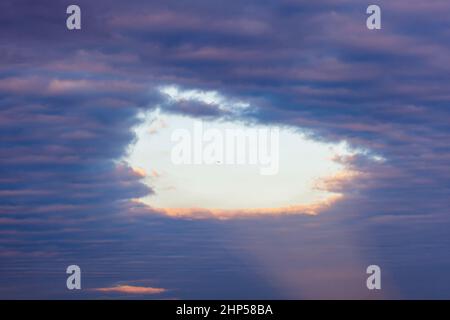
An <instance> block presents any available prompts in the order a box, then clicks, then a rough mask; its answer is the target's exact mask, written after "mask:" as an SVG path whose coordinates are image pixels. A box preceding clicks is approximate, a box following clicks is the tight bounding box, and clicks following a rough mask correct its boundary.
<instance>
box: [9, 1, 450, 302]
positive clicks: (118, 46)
mask: <svg viewBox="0 0 450 320" xmlns="http://www.w3.org/2000/svg"><path fill="white" fill-rule="evenodd" d="M69 4H72V3H71V2H70V3H69V1H39V2H36V1H26V0H23V1H2V2H1V4H0V39H1V40H0V137H1V138H0V141H1V147H0V155H1V157H0V173H1V174H0V181H1V184H0V212H1V215H0V259H1V261H2V263H1V264H0V265H1V267H0V268H2V269H1V271H2V272H1V275H2V276H0V284H1V286H0V287H1V291H0V295H1V296H2V297H51V298H55V297H60V296H64V297H70V295H69V294H68V293H67V292H66V291H65V289H64V287H63V284H64V283H65V282H64V277H65V274H59V273H58V272H60V271H61V270H63V269H64V268H65V265H66V264H68V263H71V262H69V261H75V262H77V261H80V262H79V263H80V264H84V265H85V266H87V267H86V268H87V277H88V279H89V280H88V281H92V282H88V284H89V285H88V286H89V287H108V286H112V285H114V284H117V283H119V282H120V281H128V282H129V283H132V282H133V281H139V280H142V279H144V280H145V281H143V283H150V284H151V285H152V286H157V287H164V288H169V289H176V290H178V291H176V290H175V291H168V292H167V293H165V294H166V295H167V296H164V297H174V296H176V297H186V298H189V297H195V298H197V297H230V298H236V297H284V296H291V297H292V296H294V297H298V296H304V297H308V296H326V293H327V292H328V291H327V290H329V289H330V288H327V287H326V286H325V287H321V286H320V285H319V284H318V285H317V288H316V289H315V288H314V285H312V284H311V283H306V282H303V283H302V282H299V283H298V286H299V287H300V288H299V290H298V292H297V291H295V290H294V292H293V291H292V288H290V289H289V290H291V291H289V290H288V292H289V293H286V292H287V291H285V290H281V289H280V288H278V287H277V286H276V285H273V282H277V280H276V279H278V280H279V283H282V284H285V283H288V282H286V279H281V278H278V277H277V272H282V270H285V269H286V270H288V271H290V272H292V270H290V269H289V268H288V267H287V265H288V264H292V265H293V266H297V267H298V268H299V269H302V270H314V267H317V268H318V266H319V265H321V264H322V263H324V261H326V263H331V264H332V263H335V265H336V269H338V270H341V269H342V270H350V271H349V272H353V269H352V268H355V270H359V268H360V267H361V268H362V267H363V266H364V265H365V264H370V263H372V262H373V261H374V260H376V261H380V264H383V266H384V267H385V268H386V269H387V272H388V274H389V273H390V274H391V278H390V279H391V280H390V281H391V282H389V286H390V287H391V291H390V293H392V295H393V296H395V295H398V296H405V297H425V298H428V297H438V298H443V297H449V295H450V291H449V289H448V288H445V287H443V286H438V287H437V289H436V290H434V291H433V287H432V284H436V283H439V281H438V279H441V283H444V282H445V281H442V279H448V275H446V274H445V272H444V270H445V267H446V268H447V269H448V266H449V264H450V256H449V254H448V247H449V245H450V244H449V238H448V235H447V234H446V232H444V230H445V228H447V227H448V226H449V224H450V219H449V212H448V208H449V204H450V203H449V200H448V199H449V198H450V197H449V196H450V190H449V188H450V185H449V181H450V170H448V164H449V161H450V144H449V141H450V125H449V121H448V119H449V117H450V112H449V110H450V109H449V108H448V104H449V102H450V95H449V93H448V85H447V83H449V80H450V79H449V74H450V73H449V67H448V66H449V65H450V63H449V62H450V61H449V57H450V55H449V52H450V47H449V42H448V29H449V22H448V14H449V12H450V4H449V3H448V1H434V2H432V3H427V4H426V5H424V4H423V3H422V1H418V0H417V1H406V0H405V1H395V2H392V1H378V4H380V6H381V7H382V10H383V16H382V17H383V20H382V21H383V29H382V30H380V31H375V32H372V31H369V30H367V29H366V27H365V19H366V15H365V9H366V8H365V7H364V6H363V5H361V3H359V2H357V1H351V0H341V1H338V0H336V1H331V0H327V1H321V2H320V3H317V4H316V3H312V2H311V1H294V0H282V1H279V0H278V1H275V0H274V1H264V2H261V1H256V0H255V1H246V3H245V4H242V3H238V2H236V3H230V2H229V1H218V2H217V1H215V2H212V1H206V0H198V1H132V2H126V3H125V2H122V1H95V2H92V1H84V0H80V1H78V4H79V5H80V6H81V8H82V19H83V20H82V23H83V24H82V30H81V31H76V32H71V31H68V30H67V29H66V28H65V18H66V15H65V8H66V7H67V5H69ZM166 84H174V85H178V86H180V87H183V88H192V89H201V90H217V91H218V92H220V93H221V94H224V95H226V96H229V97H233V98H235V99H240V100H244V101H248V102H249V103H251V105H252V106H253V107H254V108H253V109H252V111H251V112H248V113H242V114H240V117H241V118H242V119H243V120H249V121H257V122H262V123H278V124H282V125H289V126H294V127H297V128H299V129H301V130H305V131H307V132H308V133H309V134H310V135H311V136H312V137H313V138H315V139H320V140H325V141H340V140H346V141H348V142H349V143H350V144H351V145H352V146H354V147H357V148H364V149H367V150H369V151H370V152H372V153H373V154H379V155H381V156H383V157H384V158H385V159H386V161H385V162H383V163H374V162H373V161H369V160H368V159H367V157H361V156H360V157H354V158H349V159H342V161H344V162H345V163H346V164H347V165H349V166H351V167H352V168H353V169H354V170H355V171H357V172H360V173H361V175H360V176H359V178H358V179H355V180H352V181H350V182H348V181H346V182H344V181H343V182H342V183H338V184H335V185H334V186H333V187H334V188H338V189H339V190H340V191H342V192H343V193H344V194H345V195H346V197H345V199H344V200H343V201H341V202H340V203H338V204H337V205H336V206H333V207H332V208H330V210H329V211H328V212H326V213H324V214H323V216H321V217H318V218H317V220H312V221H310V220H309V218H308V219H306V218H300V217H295V218H292V217H285V218H265V219H261V220H260V221H259V219H256V220H258V221H256V222H255V221H254V220H252V221H247V220H239V221H237V222H236V221H228V222H227V221H225V222H220V223H219V222H214V221H184V220H182V221H177V220H171V219H167V218H164V217H161V216H158V215H157V214H156V213H154V214H149V215H148V214H143V213H147V211H148V210H149V209H148V208H142V207H140V206H139V205H137V204H134V203H132V202H130V200H131V199H133V198H138V197H140V196H143V195H145V194H149V193H151V192H152V190H151V189H150V188H149V187H148V186H145V185H144V184H143V183H142V181H141V179H140V178H141V177H140V176H139V174H138V173H136V172H134V171H133V170H132V168H129V167H127V166H126V164H123V163H120V162H119V163H118V160H119V159H120V158H121V157H122V156H123V155H124V153H125V152H126V149H127V147H128V146H129V145H130V143H132V141H133V139H134V135H133V131H132V128H133V126H135V125H136V124H137V123H138V122H139V120H138V117H137V115H138V113H139V112H140V111H145V110H149V109H152V108H154V107H155V106H156V105H157V104H160V103H163V102H164V100H163V99H164V97H162V96H160V95H158V94H156V93H155V90H154V89H155V88H156V87H158V86H160V85H166ZM168 108H169V109H170V110H171V111H172V112H178V113H183V114H188V115H191V116H201V117H205V116H207V117H223V116H226V115H224V114H223V113H222V112H220V111H219V110H217V109H215V108H214V106H211V105H202V104H192V103H188V102H183V103H179V104H171V105H168ZM136 212H138V213H140V214H138V215H135V213H136ZM270 219H275V220H276V224H275V225H274V222H273V221H272V220H270ZM278 219H280V220H278ZM237 223H240V226H241V227H240V228H242V230H244V229H245V230H248V234H246V235H245V236H244V235H242V234H233V233H231V232H230V228H231V227H233V226H235V224H237ZM311 224H313V226H312V225H311ZM315 224H317V225H319V226H316V225H315ZM255 225H257V226H260V227H261V228H257V227H255ZM268 226H270V227H273V229H271V228H269V227H268ZM244 227H245V228H244ZM231 230H232V229H231ZM280 230H285V231H286V230H287V231H286V232H285V233H284V232H281V231H280ZM299 230H300V231H301V232H298V231H299ZM295 232H298V233H302V234H304V236H303V238H302V237H300V236H296V235H295ZM286 234H288V235H289V236H288V235H286ZM274 236H277V237H279V238H278V239H279V240H278V242H277V244H278V245H279V246H280V247H283V248H286V249H284V250H283V251H282V252H283V253H285V254H286V256H289V257H291V256H295V255H298V256H300V257H305V259H306V260H308V259H310V260H308V261H310V265H305V263H304V262H301V263H300V262H299V261H298V260H296V259H287V260H283V259H281V258H282V257H280V259H281V260H280V261H282V263H280V264H278V265H276V264H275V265H274V264H273V263H272V262H271V259H270V254H272V253H274V254H275V253H276V252H277V247H276V246H271V247H268V248H270V250H269V249H267V252H265V251H264V250H263V249H262V248H264V245H265V242H264V241H263V240H262V239H263V238H264V237H268V238H269V239H273V237H274ZM299 237H300V238H299ZM350 238H351V241H350V240H349V239H350ZM205 239H215V240H214V241H206V240H205ZM236 239H237V240H236ZM341 239H343V240H342V241H343V242H342V243H341V244H342V246H340V247H339V246H338V245H336V244H335V243H340V242H339V241H341ZM344 240H345V241H344ZM235 242H236V243H237V244H236V243H235ZM239 243H240V244H241V245H239ZM331 243H334V245H331ZM245 244H248V246H247V245H245ZM241 246H244V247H246V248H245V249H244V248H242V247H241ZM247 247H248V248H247ZM331 249H335V251H336V252H335V253H334V254H332V255H331V258H325V255H326V254H325V253H323V256H322V255H318V256H309V255H308V254H307V252H305V250H309V251H316V250H317V251H318V252H323V251H326V252H328V251H329V250H331ZM350 251H357V252H359V256H358V259H355V261H356V260H358V262H355V264H354V265H351V266H349V265H347V264H345V263H343V262H342V261H341V259H340V258H339V255H340V254H342V255H346V254H350V253H349V252H350ZM229 252H232V253H229ZM248 252H259V253H258V254H259V255H260V258H259V259H258V258H255V259H254V260H253V259H251V258H249V257H245V258H243V256H246V255H247V254H248ZM279 256H280V255H279ZM327 257H328V256H327ZM418 259H419V260H420V261H422V262H420V261H419V262H418ZM421 259H423V260H421ZM424 260H426V262H425V261H424ZM243 266H244V267H243ZM404 268H405V269H404ZM186 269H187V270H188V271H189V274H191V277H190V279H189V280H186V279H185V277H184V276H183V274H185V271H186ZM266 269H267V270H270V272H269V271H266ZM318 269H320V268H318ZM105 270H106V271H105ZM108 270H110V273H108ZM404 270H407V271H406V275H405V274H403V271H404ZM327 271H328V274H330V275H333V273H332V272H331V270H329V269H327V268H325V269H323V268H322V269H320V272H324V273H326V272H327ZM205 272H206V274H207V276H205ZM317 272H318V274H320V272H319V271H317ZM342 272H344V271H342ZM252 274H256V275H257V276H251V275H252ZM292 274H293V275H294V273H292ZM339 274H340V275H342V273H339ZM339 274H334V275H335V277H331V278H330V279H328V281H331V282H333V279H334V280H336V279H342V277H341V278H339ZM97 275H98V276H97ZM297 276H298V277H299V278H301V279H304V278H308V276H309V274H308V273H299V274H297ZM407 276H408V277H414V278H416V279H418V280H417V283H416V282H413V283H411V282H410V281H408V277H407ZM60 278H61V279H62V281H60V282H61V283H62V287H52V286H51V285H48V284H47V283H46V281H47V280H48V281H50V282H52V281H55V279H58V281H59V279H60ZM148 278H150V280H149V281H147V280H148ZM343 278H344V279H347V280H348V281H350V282H351V281H358V280H357V279H358V277H356V278H355V277H353V276H351V275H349V276H348V277H347V276H345V277H343ZM230 279H234V280H235V281H233V280H230ZM355 279H356V280H355ZM392 279H397V281H394V280H392ZM336 281H337V280H336ZM447 282H448V281H447ZM58 283H59V282H58ZM198 284H201V285H198ZM211 284H215V286H213V287H211ZM277 285H278V282H277ZM42 286H44V287H45V288H46V289H45V290H44V289H42ZM302 286H305V288H308V290H307V291H308V292H302V290H301V287H302ZM394 287H395V288H394ZM38 288H40V289H39V290H38ZM418 288H424V289H423V290H422V291H418ZM305 290H306V289H305ZM343 291H345V290H343ZM343 291H342V292H341V291H339V290H338V291H337V292H333V294H334V295H335V296H340V295H344V293H343ZM361 292H363V293H361ZM83 294H86V295H88V296H95V295H96V294H97V293H93V292H85V293H83ZM360 294H361V295H364V297H370V296H365V294H367V293H366V292H365V291H361V290H360V291H358V290H356V289H355V292H354V294H353V295H350V296H353V297H354V296H361V295H360Z"/></svg>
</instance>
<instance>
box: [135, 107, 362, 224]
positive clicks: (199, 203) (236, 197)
mask: <svg viewBox="0 0 450 320" xmlns="http://www.w3.org/2000/svg"><path fill="white" fill-rule="evenodd" d="M198 121H199V119H195V118H192V117H186V116H181V115H175V114H170V113H164V112H162V111H160V110H157V111H155V112H153V113H151V114H147V115H146V116H145V120H144V121H143V123H142V125H140V126H139V127H137V128H136V135H137V141H136V142H135V144H134V145H132V146H130V150H129V154H128V156H127V158H126V161H127V162H128V163H129V164H130V165H131V166H132V167H133V168H134V169H135V171H136V172H140V173H141V175H142V176H143V179H144V181H145V183H146V184H148V185H149V186H151V187H152V189H153V190H154V191H155V192H154V194H152V195H150V196H147V197H145V198H142V199H139V201H141V202H144V203H146V204H147V205H149V206H151V207H152V208H154V209H157V210H160V211H161V212H163V213H165V214H167V215H171V216H193V217H195V216H197V217H200V216H203V215H207V216H215V217H220V218H223V217H233V216H239V215H257V214H277V213H299V214H300V213H303V214H316V213H318V211H320V210H321V209H322V208H323V207H326V206H329V205H330V204H332V203H333V202H334V201H335V200H336V199H339V198H340V197H341V196H342V195H341V194H339V193H336V192H332V191H330V190H326V188H325V189H324V188H319V187H317V186H318V185H321V183H320V182H321V181H329V180H330V179H331V180H332V179H334V177H338V178H339V179H341V180H342V179H343V177H346V178H352V177H353V175H352V174H353V173H352V172H350V171H348V170H347V168H345V166H344V165H343V164H342V163H339V162H337V161H335V159H336V158H337V157H342V156H349V155H352V154H354V153H356V151H353V150H350V148H349V147H348V146H347V144H346V143H344V142H343V143H339V144H329V143H323V142H317V141H313V140H310V139H308V138H307V137H305V135H304V134H302V133H300V132H299V131H296V130H294V129H292V128H279V139H278V141H279V149H278V155H277V156H278V160H277V161H278V164H277V167H278V168H277V171H276V174H269V175H264V174H261V166H259V165H258V163H256V164H255V163H253V164H251V163H248V162H247V163H244V164H236V163H235V164H231V165H230V164H227V163H225V162H222V161H216V162H215V163H209V164H205V163H204V162H202V163H198V164H195V163H194V162H191V163H190V164H177V163H174V161H173V151H174V148H175V146H176V145H177V142H174V141H173V140H174V139H173V136H174V132H177V131H180V130H183V132H187V133H190V134H191V138H192V145H191V147H192V148H193V149H194V150H192V153H193V154H195V153H196V152H197V151H195V147H196V143H195V141H194V140H195V134H196V133H195V132H196V125H198ZM249 128H252V129H256V130H267V129H272V128H269V127H267V126H264V125H249V124H246V123H242V122H227V121H221V120H202V130H203V131H202V132H203V133H204V132H205V131H208V130H210V129H211V130H215V131H216V132H222V133H225V132H227V130H234V131H236V130H237V131H239V130H242V131H245V130H248V129H249ZM203 138H205V137H204V136H203ZM203 142H204V145H203V149H202V150H201V151H200V152H204V151H205V149H206V148H205V147H204V146H205V145H206V146H207V145H208V142H205V141H203ZM209 143H211V140H210V141H209ZM197 147H199V146H198V144H197ZM193 154H192V155H191V156H192V158H193V157H194V155H193ZM224 159H225V158H224ZM325 184H326V183H325ZM322 185H324V184H322Z"/></svg>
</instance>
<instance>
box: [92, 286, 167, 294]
mask: <svg viewBox="0 0 450 320" xmlns="http://www.w3.org/2000/svg"><path fill="white" fill-rule="evenodd" d="M92 290H95V291H98V292H104V293H125V294H138V295H147V294H160V293H164V292H166V291H167V290H166V289H163V288H152V287H139V286H130V285H118V286H115V287H109V288H96V289H92Z"/></svg>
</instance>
